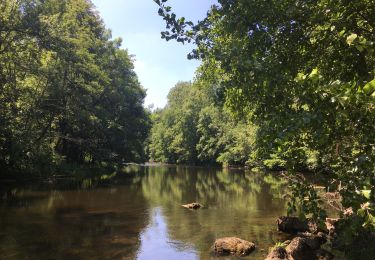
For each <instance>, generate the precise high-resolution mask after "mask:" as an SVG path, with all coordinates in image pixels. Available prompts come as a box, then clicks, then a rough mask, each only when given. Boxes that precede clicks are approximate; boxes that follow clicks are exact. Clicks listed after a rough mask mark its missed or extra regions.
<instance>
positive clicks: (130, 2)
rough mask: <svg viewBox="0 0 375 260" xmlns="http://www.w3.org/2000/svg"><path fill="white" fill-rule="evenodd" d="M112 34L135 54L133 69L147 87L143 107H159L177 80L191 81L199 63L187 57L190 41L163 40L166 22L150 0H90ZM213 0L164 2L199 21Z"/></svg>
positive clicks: (187, 16)
mask: <svg viewBox="0 0 375 260" xmlns="http://www.w3.org/2000/svg"><path fill="white" fill-rule="evenodd" d="M92 2H93V3H94V5H95V6H96V9H97V10H98V11H99V13H100V16H101V17H102V19H103V20H104V23H105V25H106V27H107V28H108V29H111V31H112V37H113V38H117V37H121V38H122V39H123V43H122V47H123V48H124V49H128V51H129V54H132V55H135V62H134V66H135V72H136V73H137V75H138V78H139V81H140V82H141V85H142V86H143V87H144V88H145V89H147V97H146V99H145V106H146V107H148V106H150V105H153V106H154V108H157V107H159V108H162V107H164V106H165V104H166V103H167V95H168V92H169V90H170V89H171V88H172V87H173V86H174V85H175V84H176V83H177V82H178V81H190V80H193V78H194V72H195V70H196V68H197V67H198V66H199V64H200V62H199V61H197V60H188V59H187V58H186V56H187V54H188V53H189V52H190V51H191V50H192V49H193V48H194V46H193V45H192V44H185V45H183V44H181V43H177V42H176V41H173V40H171V41H169V42H167V41H165V40H164V39H161V38H160V32H161V31H164V30H165V21H163V19H162V17H160V16H159V15H158V13H157V12H158V6H157V5H156V4H155V3H154V1H153V0H92ZM216 2H217V1H216V0H169V1H168V2H167V3H168V5H170V6H171V7H172V11H173V12H175V13H176V15H177V16H178V17H180V16H184V17H185V18H186V19H187V20H191V21H194V22H195V21H197V20H202V19H203V18H204V17H205V15H206V13H207V11H208V10H209V9H210V6H211V5H213V4H215V3H216Z"/></svg>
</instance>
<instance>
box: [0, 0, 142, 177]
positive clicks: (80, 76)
mask: <svg viewBox="0 0 375 260" xmlns="http://www.w3.org/2000/svg"><path fill="white" fill-rule="evenodd" d="M0 13H1V14H0V25H1V27H0V167H1V168H2V169H7V170H10V171H18V172H34V173H41V172H46V173H51V171H53V170H56V166H59V165H63V164H66V163H69V164H74V165H77V164H83V163H91V164H97V163H106V164H108V163H111V164H112V163H119V162H123V161H141V160H143V159H144V148H143V144H144V140H145V138H146V137H147V134H148V129H149V116H148V113H147V112H146V111H145V110H144V108H143V99H144V97H145V90H144V89H142V87H141V86H140V83H139V82H138V79H137V76H136V74H135V72H134V70H133V61H132V58H131V56H130V55H129V54H128V53H127V51H125V50H122V49H120V46H121V39H115V40H111V33H110V31H109V30H107V29H105V27H104V25H103V22H102V20H101V19H100V17H99V16H98V14H97V13H96V11H95V10H94V9H93V6H92V4H91V2H90V1H88V0H64V1H60V0H47V1H33V0H20V1H15V0H5V1H1V2H0Z"/></svg>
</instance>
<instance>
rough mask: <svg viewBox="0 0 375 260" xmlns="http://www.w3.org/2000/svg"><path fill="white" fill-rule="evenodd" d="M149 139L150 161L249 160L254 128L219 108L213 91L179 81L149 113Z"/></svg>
mask: <svg viewBox="0 0 375 260" xmlns="http://www.w3.org/2000/svg"><path fill="white" fill-rule="evenodd" d="M152 121H153V127H152V129H151V134H150V138H149V146H148V150H149V156H150V160H151V161H156V162H163V163H179V164H193V165H197V164H223V165H237V166H244V165H245V164H249V163H251V160H250V159H251V156H252V153H253V151H254V140H255V132H256V131H255V130H256V127H255V126H254V125H252V124H251V123H249V122H248V121H247V120H246V118H242V119H235V118H234V117H233V116H232V115H231V113H230V112H229V111H227V110H226V109H224V108H223V106H222V104H220V100H218V98H217V95H216V93H215V90H214V89H213V88H211V87H210V86H201V85H199V84H198V83H194V84H192V83H190V82H179V83H177V84H176V86H175V87H174V88H173V89H171V91H170V92H169V94H168V104H167V105H166V107H165V108H164V109H159V110H156V111H154V113H153V114H152Z"/></svg>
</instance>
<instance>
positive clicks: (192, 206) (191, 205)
mask: <svg viewBox="0 0 375 260" xmlns="http://www.w3.org/2000/svg"><path fill="white" fill-rule="evenodd" d="M182 207H184V208H187V209H200V208H202V207H203V206H202V205H201V204H199V203H198V202H193V203H189V204H184V205H182Z"/></svg>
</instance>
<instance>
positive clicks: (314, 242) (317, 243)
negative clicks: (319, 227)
mask: <svg viewBox="0 0 375 260" xmlns="http://www.w3.org/2000/svg"><path fill="white" fill-rule="evenodd" d="M298 237H302V238H305V243H306V244H307V245H308V246H309V247H310V248H311V249H313V250H317V249H319V248H320V247H321V246H322V245H323V244H324V243H325V242H327V236H326V234H324V233H323V232H318V233H317V234H312V233H309V232H304V233H298Z"/></svg>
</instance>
